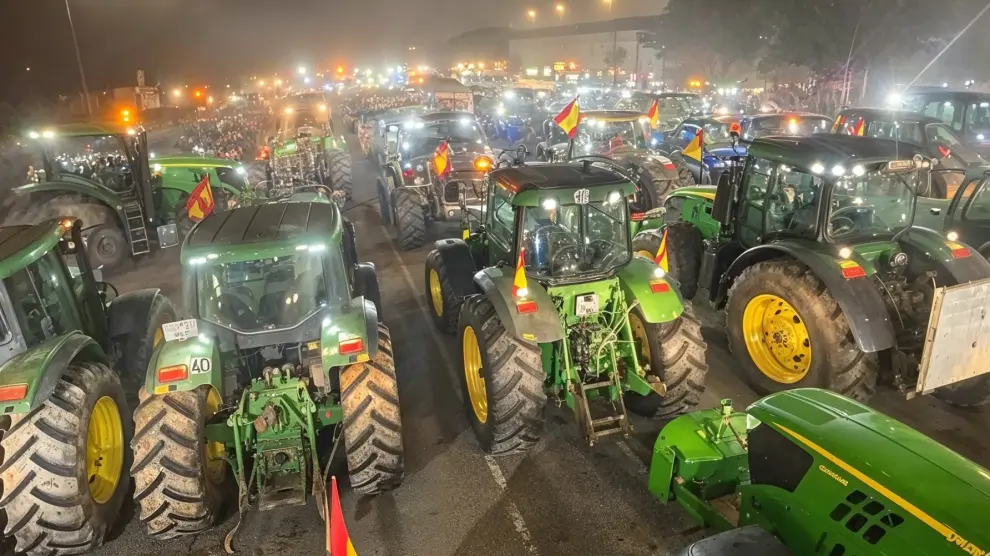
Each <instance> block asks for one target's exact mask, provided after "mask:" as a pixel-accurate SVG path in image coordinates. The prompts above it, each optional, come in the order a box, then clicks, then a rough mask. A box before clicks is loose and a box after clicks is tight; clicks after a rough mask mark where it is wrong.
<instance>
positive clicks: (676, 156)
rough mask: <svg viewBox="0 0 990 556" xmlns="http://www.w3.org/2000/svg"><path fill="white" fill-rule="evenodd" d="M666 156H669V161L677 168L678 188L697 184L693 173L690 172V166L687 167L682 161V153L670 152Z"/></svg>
mask: <svg viewBox="0 0 990 556" xmlns="http://www.w3.org/2000/svg"><path fill="white" fill-rule="evenodd" d="M667 158H669V159H670V161H671V162H673V163H674V167H676V168H677V187H678V188H681V187H690V186H692V185H698V180H696V179H694V174H693V173H691V168H689V167H688V165H687V163H685V162H684V155H683V154H682V153H680V152H675V153H671V154H670V156H669V157H667Z"/></svg>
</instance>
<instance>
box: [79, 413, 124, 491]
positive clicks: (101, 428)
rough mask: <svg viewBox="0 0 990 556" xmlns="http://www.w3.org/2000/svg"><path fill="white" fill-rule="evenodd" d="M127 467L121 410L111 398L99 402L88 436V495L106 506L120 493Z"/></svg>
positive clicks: (90, 420)
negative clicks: (121, 475)
mask: <svg viewBox="0 0 990 556" xmlns="http://www.w3.org/2000/svg"><path fill="white" fill-rule="evenodd" d="M123 467H124V427H123V426H122V425H121V420H120V410H119V409H117V403H116V402H114V401H113V399H112V398H110V397H109V396H103V397H102V398H100V399H98V400H96V404H95V405H94V406H93V411H92V412H91V413H90V415H89V428H88V430H87V432H86V476H87V477H88V478H89V494H90V496H92V497H93V500H94V501H95V502H96V503H97V504H106V503H107V502H108V501H109V500H110V498H112V497H113V494H114V493H115V492H117V484H118V483H119V482H120V472H121V470H122V469H123Z"/></svg>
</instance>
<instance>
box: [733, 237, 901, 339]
mask: <svg viewBox="0 0 990 556" xmlns="http://www.w3.org/2000/svg"><path fill="white" fill-rule="evenodd" d="M781 255H786V256H789V257H791V258H793V259H796V260H798V261H800V262H801V263H802V264H804V265H806V266H808V268H810V269H811V271H812V272H814V273H815V276H817V277H818V278H819V279H820V280H821V281H822V282H824V283H825V287H826V288H828V291H829V293H830V294H832V297H833V298H835V301H836V302H837V303H838V304H839V307H840V308H841V309H842V312H843V313H844V314H845V316H846V321H848V322H849V329H850V331H851V332H852V335H853V338H855V339H856V344H857V345H858V346H859V349H860V350H862V351H863V352H865V353H874V352H877V351H883V350H885V349H887V348H891V347H893V346H894V325H893V323H892V322H891V321H890V314H889V313H888V312H887V306H886V305H885V304H884V301H883V297H881V296H880V292H879V291H877V289H876V287H875V286H874V285H873V281H872V280H869V279H865V278H855V279H852V280H847V279H845V278H843V276H842V268H841V267H839V263H838V261H837V260H836V259H835V258H833V257H830V256H827V255H822V254H820V253H816V252H813V251H811V250H809V249H807V248H806V247H803V246H802V245H801V244H800V243H797V242H791V241H787V240H784V241H779V242H775V243H768V244H766V245H758V246H756V247H753V248H751V249H748V250H746V252H744V253H743V254H742V255H740V256H739V257H738V258H737V259H736V260H735V261H734V262H733V263H732V265H731V266H729V269H728V270H727V271H726V273H725V274H723V275H722V279H721V280H720V281H719V287H718V294H717V295H716V296H715V299H714V302H715V307H716V308H717V309H721V308H722V307H723V306H724V305H725V302H726V298H727V297H728V292H729V288H730V287H732V283H733V282H734V281H735V279H736V278H737V277H738V276H739V274H741V273H742V271H743V270H745V269H746V268H747V267H749V266H751V265H753V264H756V263H759V262H763V261H766V260H770V259H774V258H778V257H780V256H781Z"/></svg>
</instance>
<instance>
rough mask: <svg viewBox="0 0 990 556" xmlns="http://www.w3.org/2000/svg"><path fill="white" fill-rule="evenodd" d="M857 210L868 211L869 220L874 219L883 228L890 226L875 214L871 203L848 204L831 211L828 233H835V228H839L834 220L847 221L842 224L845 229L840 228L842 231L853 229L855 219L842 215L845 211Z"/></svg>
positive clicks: (852, 211)
mask: <svg viewBox="0 0 990 556" xmlns="http://www.w3.org/2000/svg"><path fill="white" fill-rule="evenodd" d="M859 211H869V213H870V220H871V221H874V220H875V221H877V222H879V223H880V224H881V225H882V226H883V227H884V228H890V226H887V223H886V222H884V221H883V220H882V219H881V218H880V217H879V216H877V211H876V208H875V207H873V206H872V205H849V206H846V207H842V208H839V209H836V210H835V211H833V212H832V214H831V216H829V218H828V225H829V227H830V228H831V230H830V233H835V230H836V229H838V228H839V226H837V225H836V224H834V223H833V222H834V221H836V220H844V221H846V222H848V225H846V226H844V228H845V229H843V230H842V231H843V232H848V231H849V230H852V229H854V228H855V227H856V222H855V220H853V219H852V218H850V217H849V216H844V215H845V214H847V213H854V212H859Z"/></svg>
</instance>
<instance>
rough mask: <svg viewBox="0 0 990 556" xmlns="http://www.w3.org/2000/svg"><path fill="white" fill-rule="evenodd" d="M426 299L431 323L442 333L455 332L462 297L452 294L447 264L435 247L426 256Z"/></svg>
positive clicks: (452, 289)
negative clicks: (431, 319)
mask: <svg viewBox="0 0 990 556" xmlns="http://www.w3.org/2000/svg"><path fill="white" fill-rule="evenodd" d="M426 300H427V301H428V302H429V304H430V316H432V317H433V324H435V325H436V326H437V328H439V329H440V331H441V332H443V333H444V334H454V333H455V332H457V319H458V317H459V316H460V313H461V304H462V303H464V299H463V298H461V297H458V296H457V295H455V294H454V288H453V287H452V286H451V285H450V277H449V276H447V266H446V265H444V263H443V257H441V256H440V251H438V250H437V249H434V250H432V251H430V254H429V255H427V256H426Z"/></svg>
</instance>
